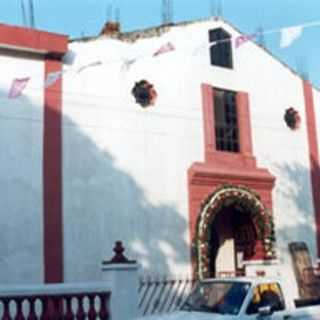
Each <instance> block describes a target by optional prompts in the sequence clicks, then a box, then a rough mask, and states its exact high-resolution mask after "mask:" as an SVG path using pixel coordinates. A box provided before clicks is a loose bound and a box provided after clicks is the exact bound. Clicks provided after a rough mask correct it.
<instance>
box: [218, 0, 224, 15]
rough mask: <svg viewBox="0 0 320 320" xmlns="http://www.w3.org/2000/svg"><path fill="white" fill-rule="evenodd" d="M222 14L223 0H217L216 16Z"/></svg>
mask: <svg viewBox="0 0 320 320" xmlns="http://www.w3.org/2000/svg"><path fill="white" fill-rule="evenodd" d="M222 16H223V0H218V8H217V17H222Z"/></svg>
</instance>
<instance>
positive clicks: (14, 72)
mask: <svg viewBox="0 0 320 320" xmlns="http://www.w3.org/2000/svg"><path fill="white" fill-rule="evenodd" d="M4 28H13V27H7V26H1V27H0V45H1V47H2V49H1V54H0V59H1V60H0V63H1V65H2V66H3V68H5V70H7V72H5V73H4V74H2V76H1V78H0V81H1V88H2V89H1V91H2V92H1V95H2V106H3V108H2V110H0V127H1V129H0V130H1V135H0V145H1V148H2V150H3V152H1V158H2V161H1V163H2V168H1V173H0V181H1V185H0V187H1V189H2V195H3V203H4V205H3V206H2V210H3V211H2V215H1V216H2V219H3V220H2V221H3V222H2V223H1V226H2V227H1V228H3V230H2V232H1V234H2V237H3V239H2V243H3V247H2V248H1V250H0V254H1V257H2V259H0V266H1V269H2V270H6V275H4V274H2V276H0V277H1V278H0V282H3V283H21V282H29V283H30V282H31V283H32V282H74V281H82V282H83V281H88V280H99V279H100V277H101V272H100V263H101V261H102V260H103V259H104V258H105V257H106V256H111V255H112V252H111V248H112V247H113V244H114V242H115V241H117V240H121V241H122V242H123V244H124V246H125V247H126V255H127V256H128V257H129V258H131V259H135V260H137V261H138V262H139V263H140V264H141V267H142V270H143V272H144V273H149V274H152V275H193V276H196V277H212V276H219V275H222V274H233V275H238V274H239V275H240V274H243V273H246V272H247V274H248V273H250V272H253V273H254V272H261V271H263V272H264V273H265V274H267V275H268V274H273V275H279V276H284V277H287V278H288V279H290V280H292V279H293V278H294V272H293V268H292V260H291V257H290V254H289V249H288V245H289V243H291V242H297V241H300V242H305V243H306V244H307V245H308V247H309V250H310V253H311V256H312V259H313V262H314V263H315V264H316V263H317V262H318V260H317V259H318V258H319V255H320V192H319V188H320V169H319V168H320V158H319V141H320V93H319V90H318V89H316V88H315V87H313V86H312V85H311V84H310V83H309V82H308V81H306V80H303V79H302V78H301V77H300V76H299V75H297V74H296V73H294V72H293V71H292V70H290V69H289V68H288V67H287V66H286V65H284V64H283V63H282V62H280V61H279V60H277V59H276V58H275V57H273V56H272V55H271V54H270V53H269V52H267V50H266V49H264V48H262V47H260V46H259V45H257V44H255V43H254V42H251V41H248V42H246V43H243V44H242V45H241V46H240V47H236V46H235V42H234V39H235V38H236V37H238V36H240V35H241V34H240V33H239V31H238V30H236V29H235V28H234V27H232V26H231V25H230V24H228V23H226V22H224V21H221V20H211V19H210V20H204V21H198V22H193V23H186V24H178V25H174V26H163V27H159V28H154V29H148V30H144V31H141V32H133V33H127V34H125V33H118V32H113V33H112V34H108V35H101V36H99V37H97V38H92V39H85V40H75V41H72V42H70V43H69V44H68V48H67V38H66V37H64V36H59V35H52V34H49V35H47V34H46V33H41V32H39V34H40V35H41V36H42V37H44V36H45V35H46V37H49V38H50V37H54V39H56V42H55V46H56V47H57V48H55V47H54V46H53V45H52V46H53V47H52V48H50V50H51V51H50V50H49V49H48V48H46V47H45V46H48V44H50V45H51V44H52V42H51V41H50V39H47V38H46V39H47V40H48V41H47V42H46V43H45V45H44V47H41V48H39V47H37V48H34V49H32V50H33V51H32V50H31V49H30V48H29V49H28V48H26V47H23V44H20V45H21V46H22V47H23V50H22V49H21V48H20V45H19V38H18V36H16V43H15V44H10V43H9V44H8V43H7V42H8V39H6V38H5V37H4V38H3V34H4V33H1V31H2V30H4ZM19 30H20V29H19ZM107 31H108V30H107ZM7 32H11V33H12V30H11V31H10V30H9V31H7ZM19 32H27V31H26V30H20V31H19ZM29 32H38V31H29ZM38 37H39V38H40V39H41V37H40V36H38ZM35 39H38V38H35ZM34 41H37V40H34ZM28 45H30V46H31V47H32V46H33V44H31V43H29V44H28ZM159 49H160V51H159ZM162 49H163V50H162ZM20 51H23V52H20ZM44 51H45V52H44ZM67 51H68V52H69V54H70V56H71V55H72V54H73V55H74V59H73V61H69V62H68V63H66V64H65V65H63V63H62V57H63V55H64V54H65V53H66V52H67ZM71 53H72V54H71ZM48 60H49V61H50V62H48ZM56 71H63V73H62V77H61V78H59V79H58V80H57V81H56V82H54V83H53V84H52V85H50V86H45V85H44V81H45V75H46V74H48V72H56ZM18 73H19V74H18ZM28 73H29V74H30V75H31V76H30V77H31V80H30V82H29V83H28V86H27V87H26V88H25V90H24V91H23V95H21V96H20V97H18V98H16V99H9V98H8V97H7V96H6V95H7V91H6V90H7V89H8V88H9V87H10V81H9V80H10V79H12V78H16V77H19V76H20V74H21V77H22V76H24V75H27V74H28ZM33 75H34V76H33ZM37 75H40V76H39V77H38V76H37ZM292 283H294V282H292ZM292 286H293V289H294V290H296V289H297V287H296V285H295V284H292Z"/></svg>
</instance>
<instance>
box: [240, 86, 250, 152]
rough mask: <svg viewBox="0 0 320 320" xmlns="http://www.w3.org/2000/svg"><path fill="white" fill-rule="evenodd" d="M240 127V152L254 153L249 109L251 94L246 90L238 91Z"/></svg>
mask: <svg viewBox="0 0 320 320" xmlns="http://www.w3.org/2000/svg"><path fill="white" fill-rule="evenodd" d="M236 99H237V110H238V127H239V135H240V153H241V154H243V155H246V156H251V155H252V135H251V121H250V111H249V95H248V93H246V92H238V93H237V98H236Z"/></svg>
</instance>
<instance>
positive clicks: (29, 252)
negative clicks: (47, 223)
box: [0, 51, 44, 284]
mask: <svg viewBox="0 0 320 320" xmlns="http://www.w3.org/2000/svg"><path fill="white" fill-rule="evenodd" d="M0 65H1V76H0V104H1V107H0V163H1V166H0V188H1V223H0V243H1V245H0V270H1V272H0V284H7V283H10V284H12V283H20V284H21V283H39V282H42V280H43V279H42V277H43V266H42V251H43V250H42V147H43V146H42V141H43V138H42V137H43V125H42V120H43V107H42V106H43V89H42V87H43V85H42V84H43V77H44V67H43V65H44V64H43V62H42V61H38V60H36V59H34V58H31V57H28V56H23V57H19V56H18V55H11V54H10V53H8V52H2V51H0ZM26 76H31V77H32V78H31V80H30V82H29V84H28V86H27V88H26V89H25V91H24V94H23V95H22V96H21V97H19V98H17V99H8V97H7V96H8V92H9V89H10V87H11V82H12V80H13V79H14V78H20V77H26Z"/></svg>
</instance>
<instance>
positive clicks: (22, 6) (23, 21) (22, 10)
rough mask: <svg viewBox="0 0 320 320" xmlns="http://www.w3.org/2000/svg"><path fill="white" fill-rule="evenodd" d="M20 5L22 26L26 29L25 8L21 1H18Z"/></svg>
mask: <svg viewBox="0 0 320 320" xmlns="http://www.w3.org/2000/svg"><path fill="white" fill-rule="evenodd" d="M20 4H21V14H22V24H23V26H25V27H26V26H27V25H28V21H27V12H26V7H25V5H24V2H23V0H20Z"/></svg>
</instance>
